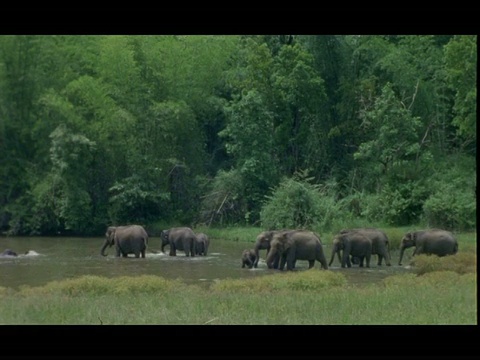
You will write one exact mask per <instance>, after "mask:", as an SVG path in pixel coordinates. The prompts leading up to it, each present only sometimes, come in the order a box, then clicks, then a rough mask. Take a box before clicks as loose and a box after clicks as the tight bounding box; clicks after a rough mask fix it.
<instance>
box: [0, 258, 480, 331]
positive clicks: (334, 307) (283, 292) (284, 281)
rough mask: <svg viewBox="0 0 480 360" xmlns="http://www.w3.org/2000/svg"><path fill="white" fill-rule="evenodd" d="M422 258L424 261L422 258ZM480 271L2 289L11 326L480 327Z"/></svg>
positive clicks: (138, 280)
mask: <svg viewBox="0 0 480 360" xmlns="http://www.w3.org/2000/svg"><path fill="white" fill-rule="evenodd" d="M419 258H420V257H419ZM475 275H476V274H475V273H472V272H468V273H465V274H459V273H457V272H455V271H451V270H447V271H445V270H442V271H433V272H430V273H427V274H424V275H422V276H418V275H416V274H414V273H409V274H403V275H395V276H391V277H388V278H386V279H384V281H383V282H381V283H379V284H371V285H368V286H362V287H355V286H351V285H349V284H348V283H347V281H346V280H345V277H344V275H342V274H341V273H336V272H332V271H325V270H316V269H312V270H304V271H297V272H289V273H281V272H278V273H275V274H272V275H265V276H262V277H259V278H252V279H243V280H232V279H225V280H220V281H218V282H217V283H216V284H214V285H212V286H211V288H210V289H205V288H201V287H197V286H194V285H185V284H183V283H182V282H180V281H178V280H167V279H163V278H161V277H158V276H151V275H148V276H147V275H145V276H140V277H118V278H113V279H107V278H104V277H98V276H83V277H80V278H77V279H71V280H65V281H58V282H57V281H55V282H51V283H49V284H47V285H45V286H42V287H24V288H21V289H20V290H18V291H13V290H11V289H5V288H1V289H0V301H1V302H2V306H1V307H0V319H1V322H2V323H3V324H185V325H187V324H205V325H216V324H324V325H325V324H339V325H341V324H346V325H351V324H365V325H368V324H476V321H477V320H476V319H477V316H476V315H477V306H476V276H475Z"/></svg>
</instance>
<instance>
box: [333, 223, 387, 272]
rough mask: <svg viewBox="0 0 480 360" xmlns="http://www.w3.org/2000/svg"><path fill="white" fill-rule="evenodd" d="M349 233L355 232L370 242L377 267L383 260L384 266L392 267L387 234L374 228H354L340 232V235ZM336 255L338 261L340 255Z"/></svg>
mask: <svg viewBox="0 0 480 360" xmlns="http://www.w3.org/2000/svg"><path fill="white" fill-rule="evenodd" d="M351 232H357V233H359V234H362V235H364V236H366V237H367V238H369V239H370V240H372V255H377V258H378V262H377V265H378V266H381V265H382V260H383V259H385V265H387V266H391V265H392V264H391V261H390V245H389V242H388V237H387V234H385V233H384V232H383V231H381V230H378V229H375V228H356V229H343V230H340V234H347V233H351ZM338 255H339V259H340V253H339V254H338ZM352 263H353V261H352Z"/></svg>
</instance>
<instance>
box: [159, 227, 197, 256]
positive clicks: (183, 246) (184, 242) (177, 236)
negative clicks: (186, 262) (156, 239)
mask: <svg viewBox="0 0 480 360" xmlns="http://www.w3.org/2000/svg"><path fill="white" fill-rule="evenodd" d="M160 238H161V239H162V252H164V248H165V246H167V245H170V254H169V255H170V256H177V250H180V251H184V252H185V256H192V257H194V256H195V243H196V241H197V236H196V235H195V233H194V232H193V230H192V229H190V228H189V227H177V228H170V229H168V230H163V231H162V232H161V233H160Z"/></svg>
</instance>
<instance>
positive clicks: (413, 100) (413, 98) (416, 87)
mask: <svg viewBox="0 0 480 360" xmlns="http://www.w3.org/2000/svg"><path fill="white" fill-rule="evenodd" d="M419 84H420V79H418V80H417V85H415V92H414V93H413V97H412V102H411V103H410V106H409V107H408V110H410V108H411V107H412V105H413V103H414V102H415V98H416V97H417V92H418V85H419Z"/></svg>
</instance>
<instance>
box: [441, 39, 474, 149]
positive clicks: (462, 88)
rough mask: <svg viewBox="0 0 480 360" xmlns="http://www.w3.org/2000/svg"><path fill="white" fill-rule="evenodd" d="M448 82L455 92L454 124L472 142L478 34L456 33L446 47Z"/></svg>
mask: <svg viewBox="0 0 480 360" xmlns="http://www.w3.org/2000/svg"><path fill="white" fill-rule="evenodd" d="M445 61H446V71H447V76H448V82H449V85H450V86H451V87H452V89H454V91H455V105H454V107H453V110H454V112H455V118H454V119H453V124H454V125H456V126H457V127H458V132H459V134H460V135H462V136H463V137H464V138H466V139H467V140H469V141H474V142H476V133H477V132H476V129H477V35H456V36H455V37H454V38H453V39H452V40H451V41H450V42H449V43H448V44H447V45H446V46H445Z"/></svg>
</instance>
